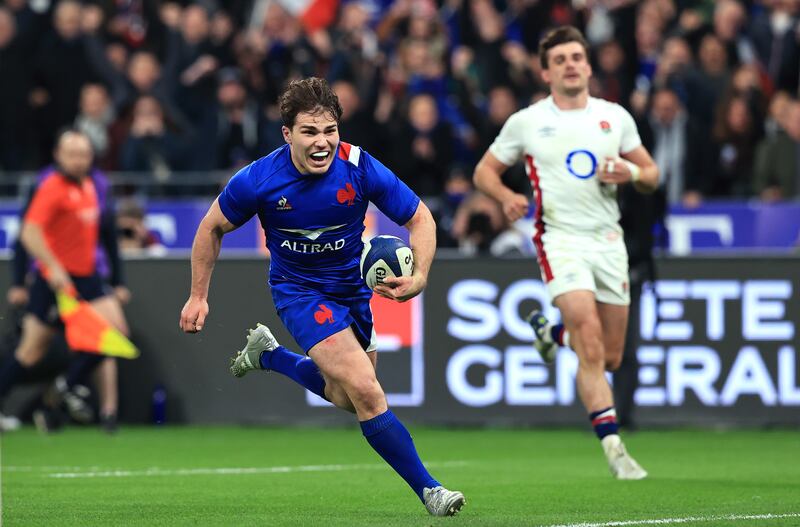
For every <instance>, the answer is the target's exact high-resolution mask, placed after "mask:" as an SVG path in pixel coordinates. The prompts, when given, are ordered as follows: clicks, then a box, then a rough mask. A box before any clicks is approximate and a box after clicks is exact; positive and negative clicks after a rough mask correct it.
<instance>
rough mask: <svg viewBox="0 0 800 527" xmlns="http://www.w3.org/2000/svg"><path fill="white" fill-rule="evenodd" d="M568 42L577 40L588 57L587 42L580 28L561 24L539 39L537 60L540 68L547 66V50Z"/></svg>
mask: <svg viewBox="0 0 800 527" xmlns="http://www.w3.org/2000/svg"><path fill="white" fill-rule="evenodd" d="M568 42H577V43H578V44H580V45H581V46H583V50H584V51H585V52H586V57H587V59H588V57H589V43H588V42H587V41H586V38H585V37H584V36H583V33H581V31H580V29H578V28H577V27H575V26H561V27H557V28H556V29H551V30H550V31H548V32H547V34H546V35H545V36H544V38H542V40H540V41H539V62H540V63H541V65H542V69H545V70H546V69H547V67H548V60H547V52H548V51H550V50H551V49H553V48H554V47H556V46H559V45H561V44H566V43H568Z"/></svg>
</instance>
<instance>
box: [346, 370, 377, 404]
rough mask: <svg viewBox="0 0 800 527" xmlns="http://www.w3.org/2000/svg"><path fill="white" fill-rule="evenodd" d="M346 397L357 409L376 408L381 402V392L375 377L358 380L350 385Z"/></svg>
mask: <svg viewBox="0 0 800 527" xmlns="http://www.w3.org/2000/svg"><path fill="white" fill-rule="evenodd" d="M347 395H348V396H349V397H350V400H351V401H352V402H353V404H354V405H355V406H356V407H357V408H362V409H370V408H372V407H378V406H380V405H381V404H382V401H383V397H384V396H383V390H381V386H380V384H378V380H377V379H376V378H375V377H368V378H363V379H358V380H357V381H355V382H353V383H351V384H350V386H349V389H348V390H347Z"/></svg>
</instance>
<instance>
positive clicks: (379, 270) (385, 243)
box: [361, 235, 414, 289]
mask: <svg viewBox="0 0 800 527" xmlns="http://www.w3.org/2000/svg"><path fill="white" fill-rule="evenodd" d="M413 272H414V255H413V254H412V252H411V248H410V247H409V246H408V245H406V243H405V242H404V241H403V240H401V239H400V238H398V237H396V236H387V235H381V236H375V237H374V238H372V239H371V240H370V241H368V242H366V243H364V251H363V252H362V253H361V278H363V279H364V281H366V282H367V287H369V288H370V289H375V286H376V285H379V284H382V283H383V280H384V279H385V278H386V277H387V276H411V274H412V273H413Z"/></svg>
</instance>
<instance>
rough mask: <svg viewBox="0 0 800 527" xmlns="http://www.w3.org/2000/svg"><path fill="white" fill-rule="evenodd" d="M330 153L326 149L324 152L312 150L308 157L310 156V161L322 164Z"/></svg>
mask: <svg viewBox="0 0 800 527" xmlns="http://www.w3.org/2000/svg"><path fill="white" fill-rule="evenodd" d="M330 155H331V153H330V152H329V151H327V150H326V151H325V152H314V153H313V154H311V155H310V156H309V157H310V158H311V160H312V161H314V162H316V163H320V164H322V163H325V161H327V160H328V157H330Z"/></svg>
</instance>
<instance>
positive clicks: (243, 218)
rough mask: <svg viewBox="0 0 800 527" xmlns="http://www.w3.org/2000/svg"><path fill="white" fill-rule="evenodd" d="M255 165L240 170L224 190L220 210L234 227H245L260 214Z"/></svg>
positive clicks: (220, 197) (220, 198) (220, 200)
mask: <svg viewBox="0 0 800 527" xmlns="http://www.w3.org/2000/svg"><path fill="white" fill-rule="evenodd" d="M252 167H253V165H252V164H250V165H247V166H246V167H244V168H243V169H241V170H239V171H238V172H237V173H236V174H234V176H233V177H232V178H231V180H230V181H228V184H227V185H225V188H224V189H222V193H221V194H220V195H219V208H220V209H221V210H222V213H223V214H224V215H225V217H226V218H228V221H229V222H231V223H233V224H234V225H237V226H239V225H244V224H245V223H246V222H247V220H249V219H250V218H252V217H253V216H254V215H255V214H256V213H257V212H258V189H257V187H256V183H255V172H256V171H255V170H252Z"/></svg>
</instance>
